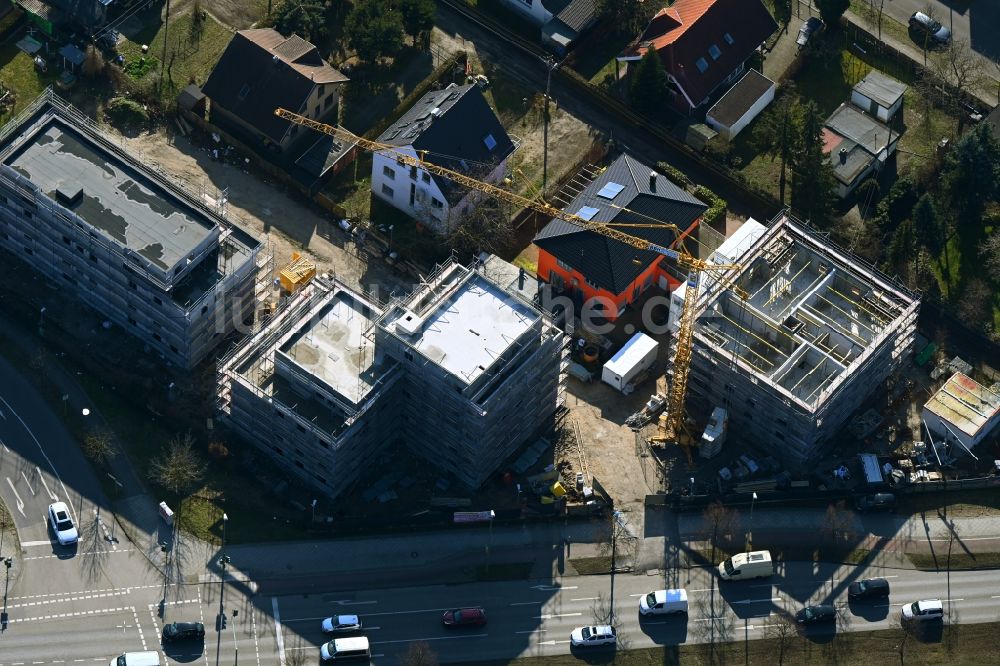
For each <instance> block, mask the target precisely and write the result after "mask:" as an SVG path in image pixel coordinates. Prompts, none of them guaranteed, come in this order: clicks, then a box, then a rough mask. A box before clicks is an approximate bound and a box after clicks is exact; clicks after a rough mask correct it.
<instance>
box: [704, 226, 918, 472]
mask: <svg viewBox="0 0 1000 666" xmlns="http://www.w3.org/2000/svg"><path fill="white" fill-rule="evenodd" d="M735 261H736V263H739V264H740V265H741V266H742V268H741V269H740V270H739V271H738V272H737V274H736V275H735V276H732V275H729V276H727V277H726V278H722V279H719V280H716V281H714V282H712V283H711V284H710V285H709V286H708V288H707V289H706V290H705V291H704V292H703V294H702V295H701V297H700V298H699V304H698V309H697V311H696V312H697V318H696V322H695V329H694V347H693V355H692V362H691V374H690V377H689V384H688V387H689V388H688V390H689V398H688V404H689V407H693V408H695V409H696V411H697V409H699V408H700V409H701V410H706V413H707V411H711V409H712V408H713V407H715V406H726V407H727V408H728V409H729V421H730V429H731V431H733V432H738V433H741V435H745V436H746V437H748V438H749V439H750V440H752V441H755V442H757V443H758V444H761V445H763V446H764V447H765V448H767V449H769V450H771V451H773V452H775V453H776V454H778V455H779V456H781V457H783V458H785V459H786V460H788V461H789V462H791V463H802V462H805V461H806V460H808V459H809V458H810V457H812V456H814V455H815V454H817V453H818V451H819V449H820V447H821V445H822V444H823V443H824V442H826V441H827V440H829V439H830V438H831V437H832V436H833V435H834V434H835V433H836V432H837V431H838V429H839V428H840V427H841V426H842V425H843V424H844V422H845V421H846V420H847V419H848V418H849V417H850V416H851V414H852V413H853V412H854V411H855V410H856V409H857V408H858V407H859V406H860V405H861V403H862V402H863V401H864V400H865V399H867V398H868V396H869V395H870V394H871V393H872V391H873V390H874V389H875V388H876V387H878V386H879V385H880V384H881V383H882V382H883V381H884V380H885V379H886V378H887V377H888V376H889V375H890V374H891V373H892V372H894V371H895V370H896V369H897V368H898V367H899V365H900V364H901V363H902V362H903V361H904V359H905V358H906V357H907V355H908V354H909V353H910V351H911V349H912V345H913V340H914V335H915V332H916V320H917V310H918V308H919V306H920V300H919V298H918V296H916V295H915V294H913V293H911V292H910V291H909V290H907V289H906V288H905V287H903V286H901V285H899V284H897V283H896V282H894V281H893V280H892V279H891V278H889V277H886V276H885V275H882V274H881V273H879V272H878V271H877V270H876V269H875V268H874V267H873V266H870V265H868V264H867V263H866V262H865V261H864V260H862V259H859V258H857V257H854V256H852V255H851V254H849V253H848V252H846V251H844V250H841V249H839V248H837V247H836V246H834V245H832V244H831V243H830V242H829V240H828V239H826V238H824V237H822V236H820V235H817V234H815V233H813V232H811V231H809V230H808V229H807V228H806V227H804V226H802V225H801V224H799V223H798V222H797V221H795V220H793V219H792V218H790V217H788V216H787V215H786V214H781V215H779V216H778V217H776V218H775V219H774V220H772V221H771V223H770V226H769V228H768V229H767V231H766V232H765V233H764V234H763V235H761V237H760V238H759V239H758V240H757V241H756V242H755V243H754V244H753V245H752V246H751V247H749V248H747V249H746V251H745V252H744V253H743V254H742V256H740V257H738V258H736V260H735ZM732 287H738V288H739V289H742V290H743V292H744V295H745V296H746V298H745V299H744V298H741V297H740V296H739V295H738V294H737V293H736V290H735V289H733V288H732Z"/></svg>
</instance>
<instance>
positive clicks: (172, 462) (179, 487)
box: [149, 433, 204, 495]
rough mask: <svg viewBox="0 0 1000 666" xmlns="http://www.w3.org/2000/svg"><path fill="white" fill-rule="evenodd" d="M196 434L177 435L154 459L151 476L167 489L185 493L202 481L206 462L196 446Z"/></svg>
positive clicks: (179, 493) (180, 493) (150, 470)
mask: <svg viewBox="0 0 1000 666" xmlns="http://www.w3.org/2000/svg"><path fill="white" fill-rule="evenodd" d="M194 443H195V442H194V435H192V434H191V433H185V434H184V435H176V436H175V437H174V438H173V439H171V440H170V443H169V444H168V445H167V450H166V451H163V452H162V453H160V455H158V456H157V457H156V458H154V459H153V463H152V465H150V468H149V478H150V479H152V480H153V481H154V482H156V483H157V484H159V485H161V486H163V487H164V488H166V489H167V490H169V491H171V492H173V493H175V494H177V495H183V494H185V493H187V492H189V491H190V490H191V489H192V488H193V487H194V486H195V484H197V483H198V482H199V481H201V478H202V476H203V474H204V469H203V468H204V463H203V462H202V460H201V458H200V456H199V455H198V454H197V452H196V451H195V448H194Z"/></svg>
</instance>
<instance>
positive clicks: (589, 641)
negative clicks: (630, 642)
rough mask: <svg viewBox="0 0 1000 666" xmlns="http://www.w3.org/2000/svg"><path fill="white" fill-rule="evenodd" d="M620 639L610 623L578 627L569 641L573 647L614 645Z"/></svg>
mask: <svg viewBox="0 0 1000 666" xmlns="http://www.w3.org/2000/svg"><path fill="white" fill-rule="evenodd" d="M617 640H618V636H617V635H616V634H615V628H614V627H612V626H609V625H603V626H599V627H577V628H576V629H574V630H573V633H571V634H570V635H569V643H570V645H572V646H573V647H584V646H594V645H614V644H615V641H617Z"/></svg>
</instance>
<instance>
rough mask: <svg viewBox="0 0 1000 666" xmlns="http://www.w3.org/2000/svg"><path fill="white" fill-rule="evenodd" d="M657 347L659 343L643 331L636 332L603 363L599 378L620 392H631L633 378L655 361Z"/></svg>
mask: <svg viewBox="0 0 1000 666" xmlns="http://www.w3.org/2000/svg"><path fill="white" fill-rule="evenodd" d="M659 347H660V343H658V342H657V341H656V340H654V339H653V338H651V337H649V336H648V335H646V334H645V333H641V332H640V333H636V334H635V335H633V336H632V339H631V340H629V341H628V342H626V343H625V346H624V347H622V348H621V349H620V350H618V353H617V354H615V355H614V356H613V357H612V358H611V360H610V361H608V362H607V363H605V364H604V371H603V372H602V374H601V379H602V380H603V381H604V382H605V383H607V384H610V385H611V386H613V387H615V388H616V389H618V390H619V391H621V392H622V393H625V394H628V393H631V390H632V386H631V384H632V382H633V380H635V379H636V377H638V376H639V375H640V374H641V373H642V372H644V371H645V370H648V369H649V368H650V366H652V365H653V363H655V362H656V352H657V351H658V350H659Z"/></svg>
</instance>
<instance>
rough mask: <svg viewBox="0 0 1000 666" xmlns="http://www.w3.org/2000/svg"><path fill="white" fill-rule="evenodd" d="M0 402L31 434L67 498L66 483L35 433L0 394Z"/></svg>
mask: <svg viewBox="0 0 1000 666" xmlns="http://www.w3.org/2000/svg"><path fill="white" fill-rule="evenodd" d="M0 402H2V403H3V404H4V405H6V406H7V409H9V410H10V413H11V414H13V415H14V416H15V417H17V420H18V421H19V422H20V423H21V426H23V427H24V429H25V430H27V431H28V434H29V435H31V439H33V440H34V442H35V444H36V445H37V446H38V450H39V451H41V453H42V457H43V458H45V462H47V463H48V464H49V468H51V469H52V473H53V474H55V476H56V478H57V479H58V480H59V485H60V486H62V489H63V494H64V495H65V496H66V497H67V498H69V491H68V490H66V484H65V483H63V481H62V477H61V476H59V472H58V471H57V470H56V466H55V465H53V464H52V460H50V459H49V455H48V454H47V453H45V449H43V448H42V443H41V442H39V441H38V438H37V437H35V433H33V432H32V431H31V428H29V427H28V424H27V423H25V422H24V419H22V418H21V415H20V414H18V413H17V412H16V411H14V408H13V407H11V406H10V403H9V402H7V401H6V400H4V397H3V396H2V395H0ZM66 504H67V505H69V502H67V503H66ZM69 512H70V515H72V514H73V507H70V508H69Z"/></svg>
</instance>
